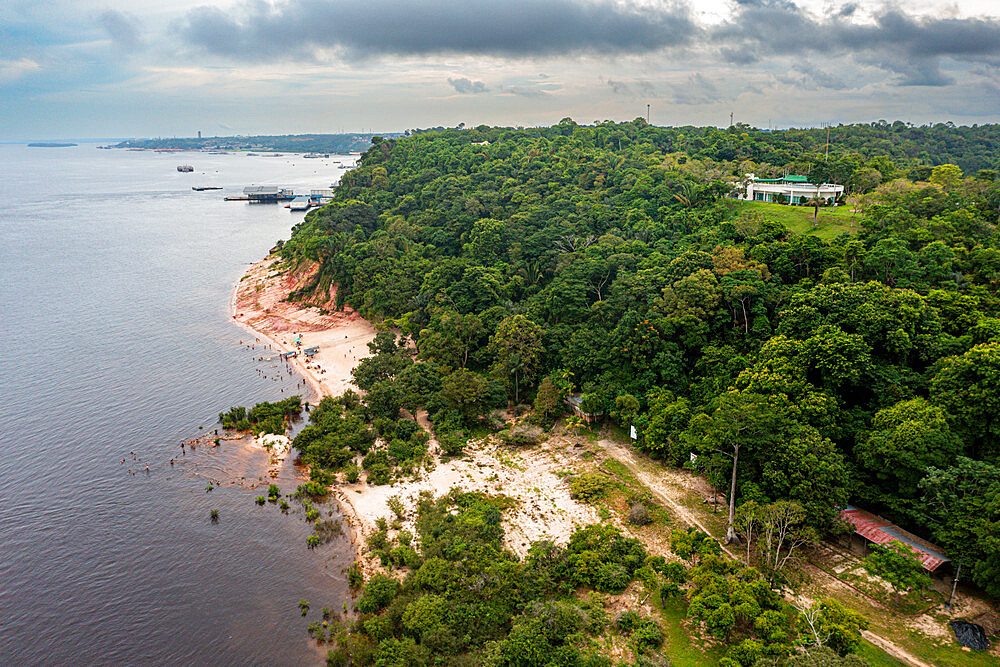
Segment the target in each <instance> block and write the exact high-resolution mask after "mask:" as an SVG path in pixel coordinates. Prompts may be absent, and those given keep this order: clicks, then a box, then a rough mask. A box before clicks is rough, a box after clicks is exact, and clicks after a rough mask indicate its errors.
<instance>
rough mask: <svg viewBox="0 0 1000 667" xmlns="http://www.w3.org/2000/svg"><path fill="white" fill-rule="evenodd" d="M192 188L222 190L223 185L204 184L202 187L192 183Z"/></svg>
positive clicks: (201, 190) (197, 190) (202, 190)
mask: <svg viewBox="0 0 1000 667" xmlns="http://www.w3.org/2000/svg"><path fill="white" fill-rule="evenodd" d="M191 189H192V190H194V191H195V192H204V191H205V190H221V189H222V186H221V185H202V186H201V187H198V186H196V185H192V186H191Z"/></svg>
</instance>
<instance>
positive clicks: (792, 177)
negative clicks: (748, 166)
mask: <svg viewBox="0 0 1000 667" xmlns="http://www.w3.org/2000/svg"><path fill="white" fill-rule="evenodd" d="M753 180H754V183H804V184H806V185H810V183H809V177H808V176H800V175H798V174H789V175H788V176H784V177H782V178H755V179H753Z"/></svg>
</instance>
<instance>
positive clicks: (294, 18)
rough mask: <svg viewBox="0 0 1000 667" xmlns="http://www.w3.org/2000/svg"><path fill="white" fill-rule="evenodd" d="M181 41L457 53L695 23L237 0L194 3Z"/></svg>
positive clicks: (676, 32)
mask: <svg viewBox="0 0 1000 667" xmlns="http://www.w3.org/2000/svg"><path fill="white" fill-rule="evenodd" d="M176 29H177V30H178V31H179V32H180V35H181V36H182V37H183V39H184V40H186V41H187V42H188V43H189V44H191V45H193V46H195V47H197V48H200V49H204V50H205V51H208V52H210V53H214V54H217V55H221V56H226V57H236V58H253V59H262V60H266V59H277V58H288V57H298V58H303V57H306V58H308V57H311V56H312V55H314V53H315V51H316V50H317V49H336V50H339V51H340V52H342V53H343V54H344V55H346V56H347V57H353V58H362V57H366V56H377V55H390V54H392V55H433V54H439V53H461V54H474V55H497V56H513V57H532V56H544V55H553V54H567V53H582V52H589V53H605V54H611V53H645V52H649V51H655V50H659V49H663V48H666V47H670V46H675V45H683V44H686V43H688V42H689V41H690V40H691V38H692V37H693V36H694V35H695V34H696V33H697V32H698V29H697V27H696V26H695V24H694V23H693V22H692V20H691V18H690V15H689V11H688V9H687V7H686V6H682V5H660V6H659V7H657V8H655V9H653V8H646V7H637V6H632V5H628V4H622V3H620V2H616V1H615V0H592V1H590V2H579V1H576V0H548V1H546V2H538V1H536V0H410V1H409V2H405V3H401V2H398V0H368V1H367V2H352V1H350V0H288V1H287V2H284V3H282V4H278V5H272V4H269V3H267V2H264V1H263V0H247V1H246V2H245V3H243V4H240V5H238V6H236V7H233V8H229V9H226V10H222V9H218V8H215V7H207V6H204V7H198V8H196V9H193V10H191V11H189V12H188V13H187V14H186V16H185V17H184V18H183V19H182V20H181V21H180V22H179V23H178V24H177V25H176Z"/></svg>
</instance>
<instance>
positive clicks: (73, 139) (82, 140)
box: [0, 117, 1000, 145]
mask: <svg viewBox="0 0 1000 667" xmlns="http://www.w3.org/2000/svg"><path fill="white" fill-rule="evenodd" d="M633 120H644V119H642V118H640V117H636V118H634V119H632V120H618V121H611V122H613V123H630V122H632V121H633ZM574 122H576V123H577V124H578V125H580V126H582V127H595V126H597V125H600V124H602V123H605V122H608V121H595V122H593V123H580V122H577V121H574ZM882 122H884V123H885V124H886V125H888V126H891V125H894V124H895V123H898V122H902V123H905V124H906V125H908V126H911V127H916V128H920V127H933V126H935V125H946V124H948V123H951V124H952V125H953V126H954V127H956V128H959V127H968V128H971V127H984V126H990V125H1000V121H997V122H987V123H971V124H960V123H954V122H953V121H950V120H940V121H935V122H933V123H931V122H927V123H919V124H918V123H913V122H910V121H904V120H901V119H896V120H891V121H890V120H885V119H879V120H871V121H854V122H849V123H832V122H819V123H817V124H814V125H795V124H792V125H787V126H784V127H777V126H770V127H760V126H758V125H753V124H750V123H745V124H746V125H748V126H749V127H751V128H752V129H755V130H759V131H762V132H784V131H788V130H817V129H824V128H826V127H850V126H855V125H872V124H874V123H882ZM741 123H742V121H737V122H736V123H734V125H726V126H723V125H710V124H706V125H695V124H692V123H687V124H682V125H658V124H656V123H650V124H649V125H650V126H651V127H661V128H676V127H696V128H703V127H713V128H715V129H718V130H726V129H728V128H729V127H733V126H735V125H740V124H741ZM558 124H559V123H558V122H554V123H551V124H548V125H542V124H538V125H489V124H486V123H480V124H479V125H468V124H463V126H462V127H459V126H457V125H455V126H444V125H441V126H432V127H428V128H420V127H415V128H407V129H405V130H379V131H371V130H368V131H357V132H286V133H259V134H214V135H211V136H203V137H198V136H186V137H182V136H159V137H153V136H147V137H140V136H130V137H86V138H79V137H45V138H21V139H0V145H16V144H28V143H38V142H60V141H61V142H67V141H69V142H75V143H81V144H93V143H110V142H115V143H121V142H123V141H164V140H170V139H179V140H185V139H201V140H206V139H234V138H245V139H252V138H254V137H293V136H305V135H313V136H344V135H370V136H383V135H387V134H405V133H406V132H409V131H412V130H428V129H434V128H436V127H443V128H444V129H449V130H459V129H461V130H472V129H475V128H476V127H479V126H480V125H486V126H487V127H490V128H496V127H499V128H509V129H532V128H535V129H537V128H548V127H553V126H555V125H558Z"/></svg>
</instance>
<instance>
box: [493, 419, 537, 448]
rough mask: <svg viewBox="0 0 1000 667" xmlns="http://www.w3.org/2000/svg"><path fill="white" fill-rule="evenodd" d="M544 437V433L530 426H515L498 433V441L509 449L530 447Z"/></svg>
mask: <svg viewBox="0 0 1000 667" xmlns="http://www.w3.org/2000/svg"><path fill="white" fill-rule="evenodd" d="M544 437H545V431H543V430H542V429H541V428H539V427H538V426H533V425H531V424H523V423H522V424H517V425H515V426H512V427H511V428H510V429H508V430H506V431H501V432H500V439H501V440H502V441H503V443H504V444H505V445H509V446H511V447H530V446H532V445H537V444H538V443H539V442H541V441H542V439H543V438H544Z"/></svg>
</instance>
